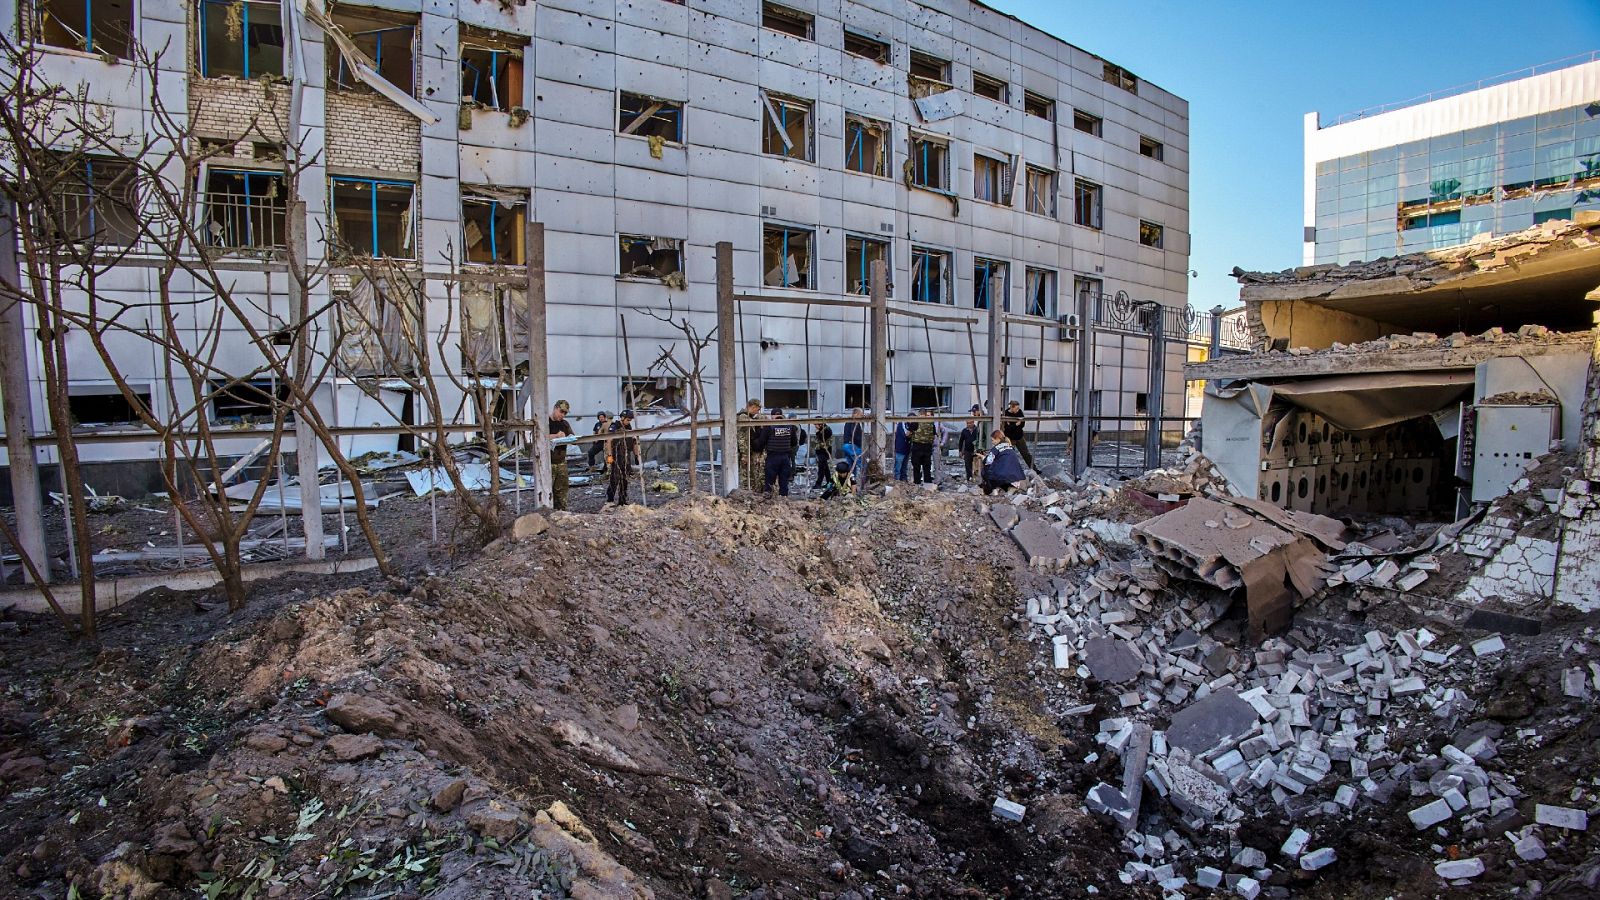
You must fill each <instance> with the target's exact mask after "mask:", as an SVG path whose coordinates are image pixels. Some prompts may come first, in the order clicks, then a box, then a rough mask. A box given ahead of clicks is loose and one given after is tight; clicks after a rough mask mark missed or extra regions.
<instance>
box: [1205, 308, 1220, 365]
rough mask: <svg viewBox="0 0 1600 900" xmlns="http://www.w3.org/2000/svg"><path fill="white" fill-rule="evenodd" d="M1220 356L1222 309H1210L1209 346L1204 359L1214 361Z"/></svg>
mask: <svg viewBox="0 0 1600 900" xmlns="http://www.w3.org/2000/svg"><path fill="white" fill-rule="evenodd" d="M1221 354H1222V307H1221V306H1214V307H1212V308H1211V344H1210V347H1209V348H1208V350H1207V353H1206V359H1216V358H1217V357H1218V356H1220V355H1221Z"/></svg>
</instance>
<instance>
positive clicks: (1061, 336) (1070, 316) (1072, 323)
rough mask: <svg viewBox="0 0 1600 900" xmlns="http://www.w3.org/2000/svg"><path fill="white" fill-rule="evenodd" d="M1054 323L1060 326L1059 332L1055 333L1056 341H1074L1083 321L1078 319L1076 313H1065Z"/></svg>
mask: <svg viewBox="0 0 1600 900" xmlns="http://www.w3.org/2000/svg"><path fill="white" fill-rule="evenodd" d="M1056 322H1057V324H1059V325H1060V326H1061V328H1060V330H1059V331H1058V332H1056V340H1058V341H1075V340H1077V339H1078V330H1079V329H1080V328H1082V327H1083V321H1082V320H1081V319H1079V318H1078V314H1077V313H1067V314H1066V315H1064V316H1061V317H1060V318H1058V319H1057V320H1056Z"/></svg>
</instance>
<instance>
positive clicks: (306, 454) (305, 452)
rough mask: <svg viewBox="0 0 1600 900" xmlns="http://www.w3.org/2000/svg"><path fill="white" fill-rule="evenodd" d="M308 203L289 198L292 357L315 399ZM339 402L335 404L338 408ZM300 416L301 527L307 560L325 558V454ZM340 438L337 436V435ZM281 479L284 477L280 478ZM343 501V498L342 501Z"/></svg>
mask: <svg viewBox="0 0 1600 900" xmlns="http://www.w3.org/2000/svg"><path fill="white" fill-rule="evenodd" d="M306 217H307V214H306V202H305V201H304V200H301V199H299V198H291V199H290V200H289V209H288V228H289V234H288V238H289V248H288V249H289V303H290V310H291V315H292V316H293V317H294V348H293V349H294V356H293V357H292V358H291V359H290V364H291V366H292V367H293V372H294V380H295V384H296V385H298V386H299V388H300V390H301V391H302V392H304V395H305V398H306V402H307V403H310V402H311V393H310V392H311V382H312V380H313V379H314V377H315V367H314V366H313V365H312V362H311V342H312V341H313V340H314V339H315V338H314V334H315V332H314V331H313V329H312V328H311V323H310V322H309V321H307V318H308V317H309V315H310V309H311V278H310V275H309V274H308V271H309V268H310V263H309V262H308V261H307V258H306V253H307V250H308V241H307V238H306V228H307V222H306ZM332 387H333V391H334V393H335V394H337V393H338V391H339V382H338V380H337V379H335V380H334V382H333V385H332ZM337 408H338V405H337V403H335V405H334V409H337ZM308 418H309V417H307V416H304V415H300V416H295V417H294V452H295V467H296V468H297V469H298V470H299V472H300V528H301V530H302V531H304V532H305V536H306V559H313V560H314V559H322V558H323V557H324V556H325V555H326V550H325V549H324V548H323V546H322V502H321V496H320V492H319V491H318V485H317V470H318V469H320V468H321V467H322V455H321V453H320V452H319V449H320V445H319V444H318V443H317V436H316V434H315V433H314V432H313V431H312V430H311V426H310V424H309V423H308V421H307V419H308ZM332 424H333V427H334V428H338V427H339V418H338V416H337V415H335V416H334V417H333V423H332ZM334 440H335V441H337V440H338V438H337V437H335V438H334ZM279 481H280V482H281V481H282V479H281V478H280V479H279ZM340 502H341V503H342V502H343V501H342V500H341V501H340Z"/></svg>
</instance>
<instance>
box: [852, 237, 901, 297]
mask: <svg viewBox="0 0 1600 900" xmlns="http://www.w3.org/2000/svg"><path fill="white" fill-rule="evenodd" d="M880 260H881V261H882V262H883V264H884V266H885V268H886V269H887V267H888V265H889V242H888V241H884V240H879V239H877V238H869V237H862V236H861V235H855V234H851V235H846V236H845V239H844V280H845V290H847V291H849V292H850V293H852V294H868V293H871V291H872V264H873V263H875V262H878V261H880ZM884 277H885V278H889V277H891V273H890V272H888V271H886V272H885V273H884Z"/></svg>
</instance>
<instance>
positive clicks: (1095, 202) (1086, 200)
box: [1072, 178, 1102, 229]
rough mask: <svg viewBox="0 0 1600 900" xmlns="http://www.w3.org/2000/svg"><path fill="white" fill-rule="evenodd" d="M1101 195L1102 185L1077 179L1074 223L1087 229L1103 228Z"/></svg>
mask: <svg viewBox="0 0 1600 900" xmlns="http://www.w3.org/2000/svg"><path fill="white" fill-rule="evenodd" d="M1101 193H1102V188H1101V187H1100V185H1098V184H1095V183H1094V182H1092V181H1084V180H1083V179H1082V178H1079V179H1077V181H1076V183H1075V185H1074V187H1073V213H1072V221H1073V222H1074V223H1076V224H1078V225H1082V226H1084V227H1085V228H1096V229H1098V228H1100V227H1101V213H1102V208H1101Z"/></svg>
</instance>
